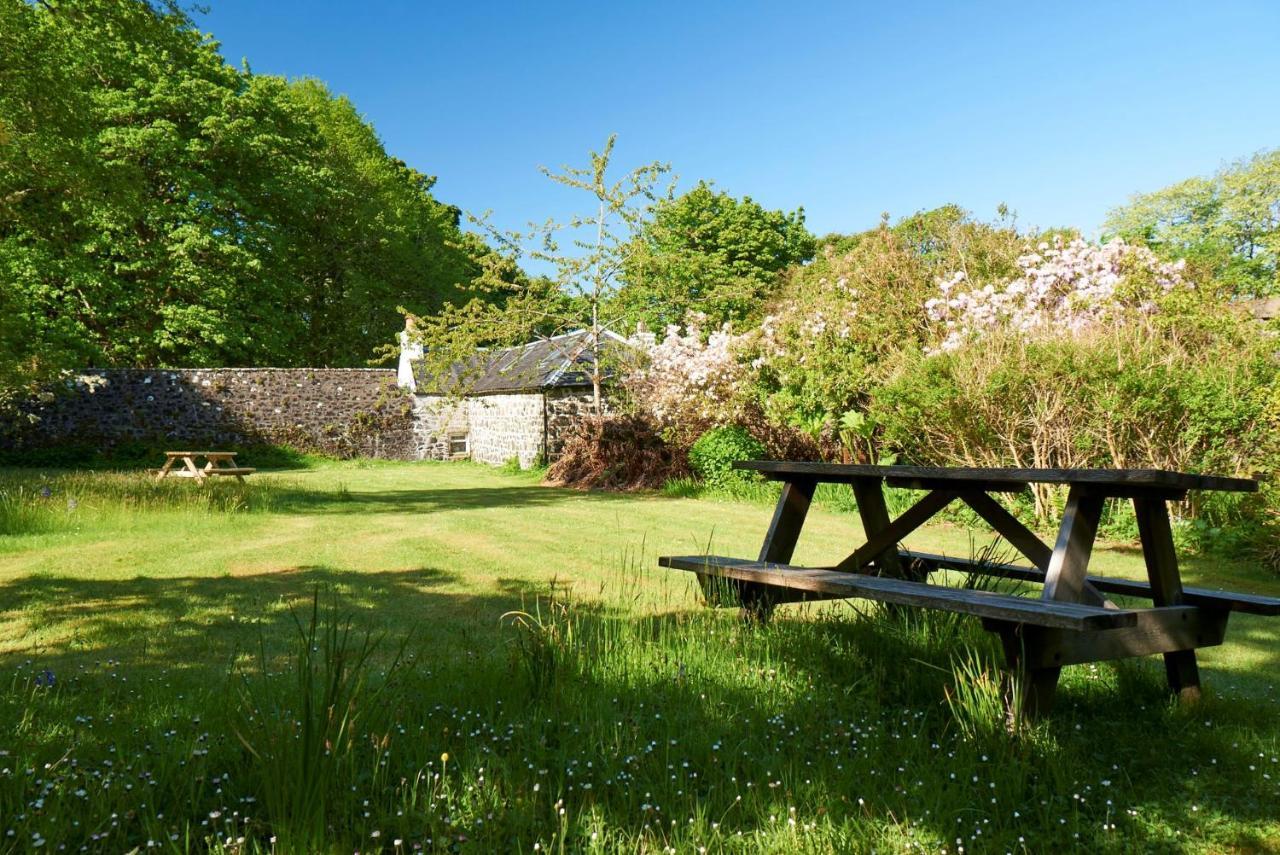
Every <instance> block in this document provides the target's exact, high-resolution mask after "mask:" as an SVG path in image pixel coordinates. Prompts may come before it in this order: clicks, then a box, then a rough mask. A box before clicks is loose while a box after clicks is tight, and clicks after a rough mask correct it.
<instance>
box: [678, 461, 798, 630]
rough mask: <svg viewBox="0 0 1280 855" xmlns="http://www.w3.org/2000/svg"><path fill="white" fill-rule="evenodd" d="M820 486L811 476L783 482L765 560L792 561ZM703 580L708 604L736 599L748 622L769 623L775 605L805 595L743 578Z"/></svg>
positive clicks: (763, 547)
mask: <svg viewBox="0 0 1280 855" xmlns="http://www.w3.org/2000/svg"><path fill="white" fill-rule="evenodd" d="M817 489H818V482H817V480H816V479H814V478H810V477H807V476H798V477H796V478H795V479H793V480H790V481H787V482H786V483H784V484H783V485H782V494H781V495H780V496H778V503H777V505H775V506H774V509H773V518H772V519H771V520H770V521H769V530H768V531H767V532H766V533H765V536H764V543H763V544H761V546H760V560H761V561H774V562H778V563H781V564H785V563H787V562H788V561H790V560H791V556H792V555H793V554H794V553H795V549H796V544H797V543H798V542H799V540H800V531H801V529H803V528H804V521H805V518H806V517H807V516H808V515H809V506H810V505H811V504H812V503H813V494H814V491H815V490H817ZM699 581H700V583H701V584H702V592H703V595H704V596H706V598H707V602H708V603H711V604H713V605H720V604H726V601H728V602H736V603H737V604H738V605H739V606H741V608H742V617H743V619H744V620H745V621H747V622H748V623H765V622H767V621H768V620H769V618H770V617H772V616H773V610H774V608H775V607H776V606H778V605H779V604H780V603H783V602H795V601H797V600H799V599H803V597H801V596H795V595H792V594H789V593H783V592H781V591H779V590H776V589H771V588H769V587H767V586H765V585H758V584H754V583H752V582H750V581H747V580H742V579H730V580H726V579H715V578H713V577H711V576H699ZM815 599H819V598H815Z"/></svg>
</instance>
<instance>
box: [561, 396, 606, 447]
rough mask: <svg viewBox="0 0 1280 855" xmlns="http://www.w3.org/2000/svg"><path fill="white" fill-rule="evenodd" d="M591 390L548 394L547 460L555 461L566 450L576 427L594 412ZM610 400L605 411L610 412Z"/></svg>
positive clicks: (593, 399)
mask: <svg viewBox="0 0 1280 855" xmlns="http://www.w3.org/2000/svg"><path fill="white" fill-rule="evenodd" d="M594 407H595V398H594V396H593V395H592V391H591V389H581V388H578V389H573V388H570V389H552V390H550V391H548V392H547V459H548V460H555V459H556V458H557V457H559V456H560V452H561V451H562V450H563V449H564V444H565V441H566V440H568V438H569V436H570V434H572V433H573V429H574V426H575V425H577V424H579V423H580V422H581V421H582V420H583V419H584V418H587V417H588V416H590V415H591V414H592V413H593V412H594ZM609 409H610V407H609V399H608V397H605V399H604V410H605V412H606V413H607V412H609Z"/></svg>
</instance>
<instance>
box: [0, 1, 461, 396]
mask: <svg viewBox="0 0 1280 855" xmlns="http://www.w3.org/2000/svg"><path fill="white" fill-rule="evenodd" d="M432 183H433V179H431V178H429V177H427V176H425V175H422V174H421V173H419V172H417V171H415V170H412V169H410V168H408V167H407V166H406V165H405V164H404V163H402V162H400V161H397V160H395V159H394V158H391V157H390V156H389V155H388V154H387V152H386V151H385V149H384V148H383V146H382V143H381V142H380V141H379V140H378V138H377V136H376V134H375V133H374V131H373V129H372V128H370V127H369V125H368V123H367V122H365V121H364V120H363V119H362V118H361V117H360V116H359V115H358V113H356V111H355V109H354V107H353V106H352V105H351V104H350V102H348V101H346V100H345V99H340V98H334V97H333V96H332V95H330V94H329V93H328V92H327V91H326V90H325V88H324V87H323V86H322V85H321V84H318V83H315V82H314V81H302V82H295V83H289V82H287V81H285V80H284V79H282V78H279V77H272V76H263V75H255V74H252V73H251V72H249V71H248V70H247V69H237V68H234V67H232V66H230V65H228V64H227V63H226V62H225V61H224V60H223V59H222V57H221V55H220V54H219V52H218V45H217V44H216V43H215V42H213V41H211V40H210V39H209V38H208V37H207V36H205V35H204V34H202V33H201V32H200V31H199V30H198V29H197V28H196V26H195V24H194V23H193V21H192V20H191V19H190V18H189V17H188V16H187V15H186V14H185V13H184V12H183V11H182V10H181V9H179V8H178V7H177V6H176V5H175V4H173V3H171V2H153V3H149V2H144V0H45V2H41V3H38V4H37V3H28V2H25V0H0V287H2V288H3V291H4V302H5V304H6V306H8V307H9V311H11V312H12V313H13V314H12V315H11V316H16V317H19V318H21V319H22V327H23V331H24V335H23V336H22V337H21V340H20V341H17V342H15V341H14V340H13V337H12V336H9V335H6V336H5V341H4V343H3V344H2V345H0V359H3V360H5V361H6V362H8V364H10V365H13V366H27V367H26V368H24V369H23V371H24V372H25V373H27V374H31V373H32V370H33V368H32V366H35V373H37V374H39V373H44V374H47V373H48V371H50V370H54V369H56V368H58V367H81V366H85V365H90V364H94V365H139V366H166V365H195V366H200V365H254V364H257V365H262V364H275V365H306V364H312V365H359V364H363V363H364V362H365V361H366V360H367V359H368V358H369V357H370V356H371V355H372V353H373V351H374V348H375V345H376V344H379V343H383V342H385V341H387V340H388V339H389V338H390V337H391V336H392V335H393V334H394V332H395V330H396V327H397V324H398V314H397V313H396V307H397V306H398V305H407V306H411V307H413V308H414V309H415V310H418V311H430V310H431V309H433V308H435V307H436V306H438V305H439V304H440V303H441V302H442V301H443V300H444V299H445V298H446V297H447V296H448V295H449V294H450V293H452V291H453V289H454V288H455V287H456V286H458V285H459V284H462V283H465V282H467V281H468V280H469V279H470V278H471V277H472V276H474V275H475V273H476V271H477V269H478V268H477V265H476V262H475V261H474V258H473V256H474V255H475V254H476V253H478V252H482V251H483V250H484V248H483V246H482V245H481V243H480V242H479V241H478V240H477V239H476V238H474V237H468V236H466V235H464V234H463V232H462V230H461V229H460V228H459V223H458V218H459V213H458V211H457V210H456V209H453V208H450V207H449V206H447V205H444V204H442V203H440V202H439V201H437V200H436V199H435V198H434V197H433V196H432V194H431V188H432Z"/></svg>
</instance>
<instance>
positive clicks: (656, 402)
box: [624, 316, 746, 442]
mask: <svg viewBox="0 0 1280 855" xmlns="http://www.w3.org/2000/svg"><path fill="white" fill-rule="evenodd" d="M701 320H702V319H701V318H699V317H697V316H691V317H690V319H689V321H688V323H687V325H686V327H685V329H684V330H683V331H682V330H681V328H680V327H678V326H675V325H674V324H673V325H671V326H669V327H667V330H666V334H665V335H664V336H663V338H662V340H661V341H659V342H657V343H656V344H654V345H653V347H651V348H650V349H649V353H648V358H647V359H646V360H645V361H644V362H643V364H642V365H641V366H639V367H638V368H637V369H635V370H633V371H632V372H630V373H629V374H628V375H627V376H626V377H625V379H624V385H625V388H626V390H627V393H628V394H629V396H630V398H631V401H632V403H633V405H634V406H635V407H636V409H637V410H638V411H639V413H640V414H641V415H643V416H645V417H647V418H649V419H650V420H652V421H653V422H654V423H655V424H656V425H657V426H658V427H659V428H660V429H661V430H662V431H663V432H664V434H666V435H668V436H669V437H671V438H673V439H675V440H677V441H685V440H687V441H690V442H691V441H692V439H693V438H694V437H696V436H697V435H698V434H700V433H701V432H702V431H703V430H705V429H707V428H709V427H715V426H717V425H727V424H734V423H736V422H738V421H739V420H741V418H742V417H743V398H742V394H741V392H742V381H743V378H744V376H745V374H746V366H745V365H744V364H743V362H742V361H741V360H740V358H739V354H740V353H741V351H742V346H743V337H742V336H738V335H735V334H734V333H733V331H732V329H731V328H730V326H729V325H728V324H725V325H724V326H722V327H720V328H719V329H717V330H715V331H713V332H711V333H710V334H709V335H706V336H704V335H703V332H702V329H701V327H700V322H701Z"/></svg>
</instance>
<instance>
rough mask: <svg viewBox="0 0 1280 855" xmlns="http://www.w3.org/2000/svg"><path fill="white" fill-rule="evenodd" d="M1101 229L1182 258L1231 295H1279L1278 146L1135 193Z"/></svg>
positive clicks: (1279, 219) (1279, 194)
mask: <svg viewBox="0 0 1280 855" xmlns="http://www.w3.org/2000/svg"><path fill="white" fill-rule="evenodd" d="M1106 229H1107V230H1108V231H1109V232H1111V233H1112V234H1115V235H1119V236H1120V237H1123V238H1126V239H1128V240H1139V241H1143V242H1145V243H1147V244H1148V245H1150V246H1151V247H1152V248H1154V249H1156V250H1157V251H1158V252H1161V253H1162V254H1164V255H1166V256H1168V257H1170V258H1186V259H1187V262H1188V263H1189V264H1191V265H1192V266H1193V267H1197V268H1199V269H1200V272H1202V273H1207V274H1209V275H1210V276H1212V277H1213V278H1214V279H1215V280H1216V281H1217V282H1218V284H1219V285H1221V286H1223V287H1224V288H1225V289H1226V290H1227V291H1228V292H1229V293H1230V294H1231V295H1232V296H1237V297H1261V296H1268V295H1274V294H1280V149H1272V150H1270V151H1264V152H1259V153H1258V154H1255V155H1253V156H1252V157H1246V158H1243V159H1241V160H1237V161H1235V162H1233V163H1230V164H1228V165H1227V166H1225V167H1223V168H1222V169H1220V170H1219V171H1218V172H1217V173H1215V174H1214V175H1212V176H1210V177H1208V178H1202V177H1197V178H1189V179H1187V180H1186V181H1181V182H1179V183H1177V184H1174V185H1172V186H1170V187H1166V188H1164V189H1163V190H1157V191H1155V192H1154V193H1144V194H1139V195H1136V196H1134V197H1133V198H1132V199H1130V200H1129V203H1128V204H1127V205H1124V206H1122V207H1120V208H1117V209H1116V210H1114V211H1112V212H1111V215H1110V216H1109V217H1108V219H1107V223H1106ZM1197 278H1200V279H1203V278H1204V277H1203V276H1200V277H1197Z"/></svg>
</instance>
